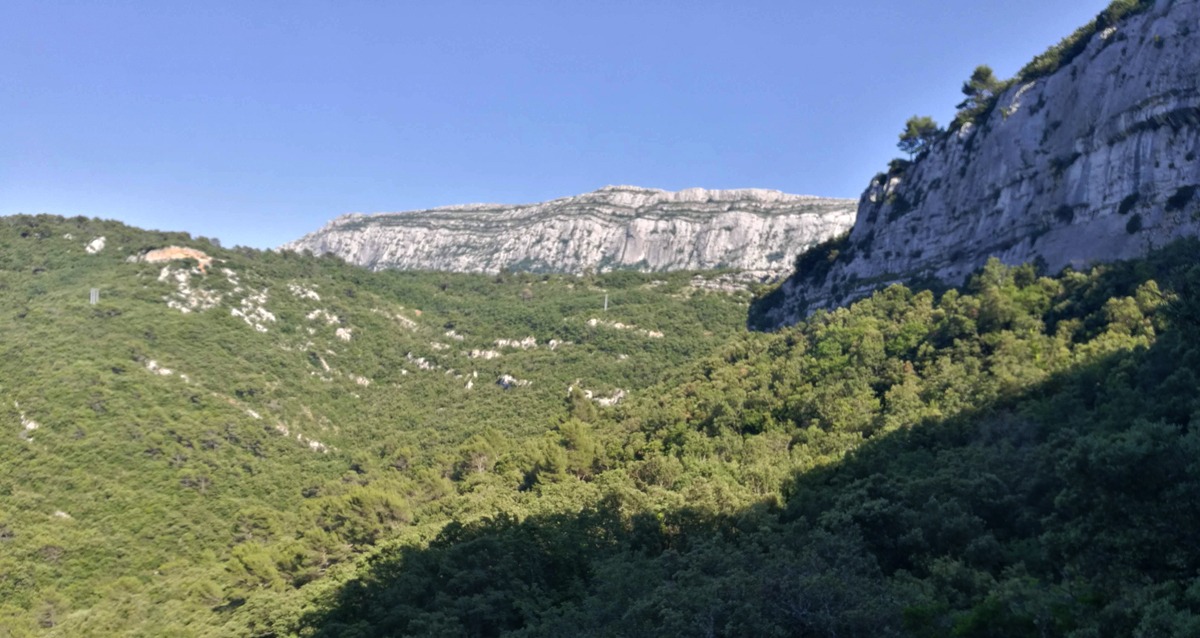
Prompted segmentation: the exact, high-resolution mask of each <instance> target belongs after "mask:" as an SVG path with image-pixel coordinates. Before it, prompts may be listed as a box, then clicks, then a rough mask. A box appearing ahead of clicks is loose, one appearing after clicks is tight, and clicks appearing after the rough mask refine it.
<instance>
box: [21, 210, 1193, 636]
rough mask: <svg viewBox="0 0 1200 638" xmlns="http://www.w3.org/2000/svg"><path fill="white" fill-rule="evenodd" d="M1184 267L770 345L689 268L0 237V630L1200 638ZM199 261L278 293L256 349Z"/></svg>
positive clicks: (953, 294) (60, 231)
mask: <svg viewBox="0 0 1200 638" xmlns="http://www.w3.org/2000/svg"><path fill="white" fill-rule="evenodd" d="M68 234H69V235H71V238H70V239H67V238H65V237H64V235H68ZM99 235H104V236H106V237H107V240H108V241H107V247H106V248H105V249H104V251H101V252H100V253H98V254H96V255H87V254H85V253H84V251H83V245H84V244H86V243H87V242H88V241H89V240H90V239H91V238H92V237H95V236H99ZM164 244H179V245H190V246H194V247H197V248H200V249H202V250H205V251H207V252H209V254H211V255H213V256H214V257H216V258H218V260H224V261H218V262H217V263H215V264H214V265H213V267H211V268H210V272H209V274H208V275H204V276H201V275H195V274H193V275H192V276H191V278H190V279H189V281H191V282H193V285H194V286H196V287H206V286H207V287H210V288H213V289H220V290H223V291H225V293H226V294H228V295H232V296H230V297H227V298H225V299H224V300H223V301H222V302H221V303H222V305H219V306H218V307H216V308H214V309H212V310H209V311H206V312H192V313H187V314H184V313H180V312H179V311H177V310H173V309H170V308H167V307H166V304H165V302H164V297H165V296H167V295H169V294H171V293H172V292H173V290H174V289H173V287H172V283H171V282H170V281H166V282H162V281H159V280H158V278H159V275H160V274H161V270H162V268H163V265H162V264H145V263H127V262H126V259H127V257H128V256H129V255H131V254H132V255H136V254H139V253H140V252H141V251H143V250H146V249H150V248H157V247H161V246H162V245H164ZM1198 248H1200V246H1198V245H1197V244H1196V243H1195V242H1188V243H1182V244H1179V245H1176V246H1173V247H1171V248H1168V249H1166V250H1163V251H1160V252H1158V253H1156V254H1154V255H1153V256H1151V257H1150V258H1148V259H1146V260H1143V261H1138V262H1131V263H1126V264H1116V265H1111V266H1103V267H1097V268H1096V269H1094V270H1091V271H1088V272H1071V271H1068V272H1066V273H1063V274H1061V275H1059V276H1054V277H1047V276H1043V275H1042V274H1040V273H1038V272H1036V271H1035V269H1034V268H1032V267H1029V266H1023V267H1019V268H1009V267H1005V266H1002V265H1000V264H999V263H995V262H993V263H991V264H989V265H988V266H987V267H986V268H985V269H983V270H982V271H981V272H979V273H978V274H977V275H976V276H975V277H974V278H972V280H971V281H970V282H969V284H968V285H967V286H966V287H965V288H964V289H962V290H951V291H948V292H945V293H943V294H934V293H931V292H928V291H911V290H907V289H905V288H903V287H899V286H896V287H892V288H889V289H887V290H883V291H880V292H878V293H877V294H875V295H874V296H873V297H871V298H869V299H866V300H863V301H861V302H859V303H857V304H855V305H853V306H851V307H849V308H844V309H839V310H837V311H834V312H820V313H818V314H816V315H814V316H813V317H812V318H810V319H809V320H808V321H807V322H805V323H804V324H802V325H799V326H795V327H792V328H788V329H784V330H781V331H779V332H776V333H772V334H761V333H747V332H744V330H743V329H742V326H743V325H744V321H745V317H746V312H747V304H746V302H747V301H748V297H747V295H746V294H743V293H735V294H725V293H712V292H703V291H700V290H698V289H695V288H693V287H691V286H690V285H689V284H688V282H689V278H690V276H689V275H686V274H681V275H671V276H653V277H652V276H649V275H639V274H636V273H616V274H612V275H606V276H601V277H594V278H574V277H553V276H552V277H544V276H537V277H534V276H529V275H521V274H506V275H504V276H502V277H499V278H498V277H482V276H461V275H447V274H430V273H422V274H412V273H408V274H405V273H378V274H371V273H367V272H364V271H360V270H357V269H354V268H350V267H348V266H346V265H344V264H341V263H339V262H337V261H336V260H331V259H314V258H311V257H303V256H297V255H290V254H274V253H259V252H256V251H248V250H242V249H234V250H222V249H218V248H216V247H215V246H213V245H211V244H209V243H208V242H205V241H201V240H192V239H190V238H188V237H186V236H184V235H170V234H160V233H150V232H143V231H138V230H135V229H130V228H127V227H123V226H120V225H118V224H113V223H110V222H98V221H93V220H86V219H74V220H62V219H58V218H49V217H41V218H29V217H23V218H9V219H5V220H3V225H0V295H2V296H3V298H4V303H3V306H2V307H3V309H4V311H3V314H2V315H0V321H2V322H3V323H4V335H5V337H4V340H3V353H0V354H2V357H0V369H2V370H3V374H2V375H0V398H2V400H3V403H2V404H0V414H3V415H4V416H3V419H4V421H5V423H7V424H8V425H7V426H5V430H6V431H7V432H8V434H7V435H2V436H0V454H3V458H4V459H5V460H4V468H5V472H3V473H0V546H2V547H3V548H4V550H5V551H4V552H3V553H0V626H4V627H5V628H6V629H8V631H9V632H10V633H12V634H14V635H26V634H37V633H39V632H48V633H50V634H59V635H87V634H113V633H127V634H135V635H163V634H172V635H293V634H299V635H326V636H354V635H404V634H415V635H444V634H455V635H464V634H465V635H501V634H513V635H526V636H552V635H563V634H564V633H568V632H569V633H580V634H593V635H696V634H708V635H768V636H769V635H779V636H787V635H829V636H832V635H928V636H941V635H1026V634H1037V635H1076V636H1121V635H1147V636H1149V635H1187V634H1189V633H1196V630H1197V627H1196V622H1197V619H1196V616H1195V614H1196V613H1198V612H1200V597H1198V595H1197V592H1198V591H1200V590H1198V589H1197V585H1196V584H1195V583H1196V577H1197V570H1198V569H1200V548H1198V547H1197V546H1196V543H1195V540H1194V538H1192V536H1193V530H1194V529H1196V528H1197V526H1198V525H1200V505H1197V504H1198V503H1200V463H1198V462H1197V460H1196V459H1197V458H1200V441H1198V440H1197V438H1196V434H1195V431H1194V430H1193V429H1192V428H1191V420H1192V418H1193V415H1195V414H1196V413H1197V408H1200V406H1198V405H1197V403H1196V396H1197V376H1196V375H1197V372H1198V371H1197V367H1200V350H1197V348H1196V346H1195V345H1194V344H1193V343H1192V342H1191V341H1190V339H1189V337H1190V335H1191V331H1192V330H1194V328H1195V326H1196V325H1197V320H1196V317H1197V316H1200V315H1198V314H1197V309H1200V297H1197V292H1198V291H1200V267H1197V266H1195V258H1194V255H1195V254H1196V250H1197V249H1198ZM176 266H178V264H176ZM220 268H228V269H230V270H231V271H234V272H235V273H237V281H238V282H239V284H240V286H241V287H243V288H250V289H254V290H262V289H267V290H269V295H268V296H269V299H268V302H267V304H266V305H267V307H268V308H269V309H270V311H271V312H272V313H274V315H275V316H276V321H275V322H273V323H268V324H267V326H266V327H267V329H268V331H267V332H265V333H260V332H256V331H255V330H254V329H252V328H251V327H250V326H249V325H247V323H246V322H244V321H242V320H241V319H240V318H238V317H235V316H232V313H231V310H232V309H234V308H240V307H241V306H239V305H238V301H237V298H236V294H241V293H234V292H233V290H234V288H236V287H237V286H234V285H233V284H231V283H230V282H229V280H228V279H226V278H225V277H224V276H223V275H221V274H220ZM289 284H294V285H297V286H299V287H300V288H299V289H303V290H309V291H312V292H314V293H316V294H317V295H318V296H319V297H320V300H319V301H317V300H314V299H311V298H306V297H304V296H298V295H295V294H291V293H289V292H288V290H289V288H288V287H289ZM91 286H98V287H100V288H101V289H102V291H103V294H102V301H101V303H100V304H99V305H97V306H89V305H88V304H87V288H88V287H91ZM605 294H608V295H609V297H610V306H611V309H610V311H609V313H607V314H604V313H603V312H602V311H601V310H600V307H601V306H602V304H603V298H604V295H605ZM316 309H319V310H324V311H326V312H327V313H328V314H329V315H331V316H334V317H336V318H337V320H338V322H339V323H337V324H336V325H335V324H328V323H326V321H325V319H324V315H321V316H320V317H318V318H317V319H315V320H310V319H308V316H309V315H310V314H311V313H312V312H313V311H314V310H316ZM418 311H419V313H418ZM592 318H599V319H602V320H604V321H605V322H608V324H616V323H618V322H620V323H622V324H625V328H624V329H619V328H615V327H611V325H608V324H604V323H600V324H599V325H595V326H589V325H588V320H589V319H592ZM335 327H336V328H344V329H348V330H350V333H351V335H352V336H351V338H350V340H349V341H345V340H343V339H341V338H340V337H338V336H336V334H334V329H335ZM310 329H312V332H311V333H310ZM639 331H645V332H639ZM650 331H661V332H662V333H663V336H662V337H659V338H656V337H650V336H647V334H648V333H649V332H650ZM528 336H533V337H535V338H536V339H537V342H538V347H536V348H531V349H524V350H522V349H519V348H517V347H511V346H510V347H503V346H499V345H496V343H495V342H496V340H497V339H512V340H516V339H523V338H525V337H528ZM460 339H461V340H460ZM551 339H555V340H559V341H565V342H569V343H566V344H563V345H558V346H557V347H556V348H555V349H554V350H550V349H549V348H548V342H549V341H550V340H551ZM433 344H441V345H439V346H434V345H433ZM442 346H445V347H442ZM472 350H495V351H497V352H499V353H500V354H499V356H498V357H496V358H493V359H483V358H476V359H472V358H470V357H469V356H467V354H465V353H467V352H470V351H472ZM410 355H411V356H410ZM417 358H420V359H423V360H424V361H426V363H428V364H429V365H431V366H435V367H436V369H433V370H421V369H419V367H418V366H417V365H416V364H415V363H414V359H417ZM151 360H153V361H155V362H156V365H157V366H159V370H160V371H152V370H150V369H149V368H150V366H149V365H148V361H151ZM322 362H324V363H322ZM325 366H328V367H329V370H326V368H325ZM161 368H168V369H170V370H171V371H172V372H171V374H162V373H161ZM448 371H450V372H448ZM472 372H477V373H478V375H477V376H475V375H473V374H472ZM184 374H186V375H187V377H188V378H187V379H186V380H184V379H182V378H181V377H182V375H184ZM503 374H509V375H512V376H513V377H515V378H517V379H522V380H529V381H531V382H532V384H531V385H528V386H513V387H512V388H511V389H508V390H505V389H504V388H502V387H501V386H499V385H497V384H496V383H495V381H496V380H497V378H498V377H500V376H501V375H503ZM358 378H362V379H367V380H369V381H370V384H369V385H363V384H361V383H359V382H358V381H357V379H358ZM468 383H471V384H472V385H473V387H472V388H471V389H468V388H467V387H466V386H467V384H468ZM568 387H573V389H572V390H571V391H570V392H568ZM618 390H625V391H627V392H628V395H629V396H628V398H627V399H626V400H625V401H624V402H622V403H620V404H619V405H617V406H615V407H602V406H601V405H599V404H598V403H597V401H596V400H594V399H595V398H596V397H606V396H613V395H614V394H615V393H616V392H617V391H618ZM585 392H591V393H592V394H593V399H589V398H587V396H586V394H585ZM251 413H253V415H252V414H251ZM255 415H257V416H255ZM23 420H34V421H36V422H37V423H38V425H39V427H38V428H36V429H33V430H26V429H23V425H22V424H23V423H24V421H23ZM277 426H284V427H286V428H287V430H288V434H287V435H286V436H285V435H283V434H282V433H281V431H280V430H279V429H278V428H277ZM297 435H300V436H302V437H304V439H301V440H298V439H297ZM26 439H31V440H26ZM309 439H311V440H317V441H319V442H320V443H321V444H322V445H325V446H327V448H328V449H327V451H325V452H321V451H317V450H314V449H311V448H310V446H309V445H307V444H306V441H307V440H309Z"/></svg>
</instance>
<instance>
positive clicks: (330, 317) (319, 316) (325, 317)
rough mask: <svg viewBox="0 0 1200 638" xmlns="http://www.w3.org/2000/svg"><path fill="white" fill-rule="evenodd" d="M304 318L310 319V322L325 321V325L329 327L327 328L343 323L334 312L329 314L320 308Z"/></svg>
mask: <svg viewBox="0 0 1200 638" xmlns="http://www.w3.org/2000/svg"><path fill="white" fill-rule="evenodd" d="M304 318H305V319H308V320H309V321H324V322H325V325H327V326H333V325H337V324H340V323H341V322H342V320H341V319H339V318H338V316H337V315H335V314H333V313H332V312H329V311H328V310H325V309H324V308H318V309H317V310H313V311H312V312H310V313H308V314H307V315H304Z"/></svg>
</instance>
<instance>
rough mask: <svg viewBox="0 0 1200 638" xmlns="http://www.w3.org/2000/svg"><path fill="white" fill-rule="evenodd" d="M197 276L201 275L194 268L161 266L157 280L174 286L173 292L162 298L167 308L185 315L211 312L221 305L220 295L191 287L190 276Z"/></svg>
mask: <svg viewBox="0 0 1200 638" xmlns="http://www.w3.org/2000/svg"><path fill="white" fill-rule="evenodd" d="M199 274H201V273H200V271H199V270H198V269H195V268H192V269H188V268H172V267H170V266H163V269H162V271H161V272H159V274H158V280H159V281H161V282H165V283H173V284H175V291H174V292H172V293H171V294H169V295H167V296H166V297H165V298H164V300H165V301H166V302H167V307H168V308H173V309H175V310H178V311H179V312H182V313H184V314H187V313H190V312H203V311H205V310H211V309H213V308H216V307H217V305H218V304H220V303H221V299H222V295H221V294H220V293H218V292H216V291H213V290H206V289H204V288H193V287H192V276H193V275H199Z"/></svg>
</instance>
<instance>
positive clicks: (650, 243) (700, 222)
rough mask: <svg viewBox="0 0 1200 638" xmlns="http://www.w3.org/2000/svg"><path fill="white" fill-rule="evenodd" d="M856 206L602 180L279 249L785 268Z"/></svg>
mask: <svg viewBox="0 0 1200 638" xmlns="http://www.w3.org/2000/svg"><path fill="white" fill-rule="evenodd" d="M854 208H855V207H854V202H853V201H851V200H841V199H826V198H820V197H810V196H802V195H788V194H785V193H781V192H778V191H769V190H757V189H745V190H704V189H699V188H696V189H688V190H684V191H679V192H674V193H672V192H667V191H661V190H652V189H645V188H635V187H628V186H610V187H607V188H602V189H600V190H598V191H595V192H592V193H587V194H584V195H579V196H576V197H567V198H563V199H556V200H553V201H549V202H544V203H540V204H528V205H517V206H507V205H496V204H474V205H467V206H452V207H447V208H435V209H432V210H425V211H413V212H406V213H383V214H376V215H361V214H354V215H345V216H342V217H339V218H337V219H335V220H333V221H332V222H330V223H329V224H328V225H327V226H326V227H325V228H323V229H321V230H319V231H317V232H315V233H311V234H309V235H307V236H305V237H303V238H302V239H300V240H298V241H295V242H292V243H290V244H287V245H285V246H283V248H284V249H289V250H296V251H302V250H311V251H312V252H313V253H315V254H325V253H332V254H335V255H337V256H339V257H342V258H343V259H345V260H347V261H349V262H351V263H354V264H358V265H360V266H365V267H367V268H371V269H373V270H382V269H388V268H396V269H405V270H447V271H459V272H497V271H499V270H501V269H503V268H510V269H514V270H528V271H539V272H568V273H578V272H582V271H584V270H586V269H595V270H597V271H607V270H612V269H617V268H630V269H637V270H643V271H669V270H702V269H711V268H734V269H738V270H747V271H756V272H761V273H763V274H783V273H786V272H787V271H789V270H790V268H791V265H792V260H793V259H794V258H795V256H796V255H797V254H799V253H800V252H802V251H803V250H804V249H806V248H807V247H809V246H812V245H813V244H815V243H818V242H820V241H823V240H825V239H828V238H830V237H833V236H835V235H837V234H839V233H842V232H845V230H846V229H847V228H849V227H850V224H852V223H853V220H854Z"/></svg>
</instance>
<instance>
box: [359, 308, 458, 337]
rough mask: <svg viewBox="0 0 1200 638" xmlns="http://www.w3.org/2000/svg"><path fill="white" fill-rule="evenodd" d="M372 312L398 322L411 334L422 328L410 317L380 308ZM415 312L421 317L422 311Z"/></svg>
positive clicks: (373, 309)
mask: <svg viewBox="0 0 1200 638" xmlns="http://www.w3.org/2000/svg"><path fill="white" fill-rule="evenodd" d="M371 312H374V313H376V314H380V315H383V316H385V317H388V318H390V319H392V320H394V321H396V322H397V323H399V324H400V325H401V326H403V327H404V329H405V330H408V331H410V332H416V331H417V329H419V328H420V327H421V325H420V324H419V323H417V322H416V321H413V320H412V319H409V318H408V317H405V316H404V315H402V314H400V313H398V312H396V313H391V312H386V311H384V310H380V309H378V308H372V309H371ZM413 312H415V313H416V314H417V316H418V317H419V316H421V311H420V310H414V311H413ZM451 332H453V330H451ZM447 336H449V335H447Z"/></svg>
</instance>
